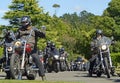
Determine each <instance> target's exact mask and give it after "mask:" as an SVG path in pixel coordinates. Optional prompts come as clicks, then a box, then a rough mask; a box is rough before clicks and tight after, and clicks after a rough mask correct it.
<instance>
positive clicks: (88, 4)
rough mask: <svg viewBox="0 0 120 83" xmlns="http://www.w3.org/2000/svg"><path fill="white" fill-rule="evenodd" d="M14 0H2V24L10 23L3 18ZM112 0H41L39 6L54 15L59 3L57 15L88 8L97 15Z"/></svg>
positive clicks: (0, 17)
mask: <svg viewBox="0 0 120 83" xmlns="http://www.w3.org/2000/svg"><path fill="white" fill-rule="evenodd" d="M11 1H12V0H4V1H1V2H0V25H1V24H2V25H8V21H7V20H4V19H2V17H3V16H4V14H5V12H6V11H8V10H9V9H8V6H9V5H11ZM110 1H111V0H39V6H40V7H43V9H44V12H49V14H50V15H51V16H52V15H53V14H55V8H53V7H52V6H53V4H59V5H60V8H58V9H57V11H56V15H57V16H62V15H63V14H65V13H70V14H72V13H74V12H77V13H78V14H79V13H80V12H81V11H83V10H86V11H87V12H90V13H93V14H95V15H102V14H103V11H104V10H105V9H106V8H107V7H108V3H109V2H110Z"/></svg>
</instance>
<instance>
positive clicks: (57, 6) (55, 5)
mask: <svg viewBox="0 0 120 83" xmlns="http://www.w3.org/2000/svg"><path fill="white" fill-rule="evenodd" d="M52 7H53V8H55V14H54V15H55V16H56V14H57V9H58V8H60V5H59V4H53V6H52Z"/></svg>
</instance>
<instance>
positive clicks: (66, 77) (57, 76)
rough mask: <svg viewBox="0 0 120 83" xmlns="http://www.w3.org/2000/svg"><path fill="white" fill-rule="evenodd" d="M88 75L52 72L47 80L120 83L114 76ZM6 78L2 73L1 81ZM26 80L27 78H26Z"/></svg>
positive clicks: (79, 72)
mask: <svg viewBox="0 0 120 83" xmlns="http://www.w3.org/2000/svg"><path fill="white" fill-rule="evenodd" d="M87 74H88V73H87V71H65V72H58V73H55V72H52V73H46V79H47V81H67V82H80V83H120V77H118V76H112V77H111V78H107V77H106V75H102V76H101V77H96V76H93V77H88V75H87ZM4 78H5V73H3V72H2V73H0V79H4ZM24 79H26V78H25V77H24ZM24 79H23V80H24ZM36 80H41V78H40V77H38V76H37V78H36Z"/></svg>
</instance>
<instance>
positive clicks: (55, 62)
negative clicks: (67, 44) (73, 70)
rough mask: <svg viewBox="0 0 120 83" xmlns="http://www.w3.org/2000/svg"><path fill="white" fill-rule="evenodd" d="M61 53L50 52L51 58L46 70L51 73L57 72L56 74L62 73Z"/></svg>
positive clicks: (48, 60)
mask: <svg viewBox="0 0 120 83" xmlns="http://www.w3.org/2000/svg"><path fill="white" fill-rule="evenodd" d="M59 57H60V56H59V52H58V51H57V50H56V51H53V52H52V51H51V52H50V56H49V57H48V59H47V63H46V69H47V71H48V72H49V73H51V72H52V71H55V72H56V73H58V72H59V71H60V59H59Z"/></svg>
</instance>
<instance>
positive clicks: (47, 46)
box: [44, 41, 51, 69]
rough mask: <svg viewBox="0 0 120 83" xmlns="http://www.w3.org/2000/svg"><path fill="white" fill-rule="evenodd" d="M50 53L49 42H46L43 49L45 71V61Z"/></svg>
mask: <svg viewBox="0 0 120 83" xmlns="http://www.w3.org/2000/svg"><path fill="white" fill-rule="evenodd" d="M50 51H51V41H47V42H46V47H45V49H44V66H45V69H46V63H47V59H48V57H49V56H50Z"/></svg>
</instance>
